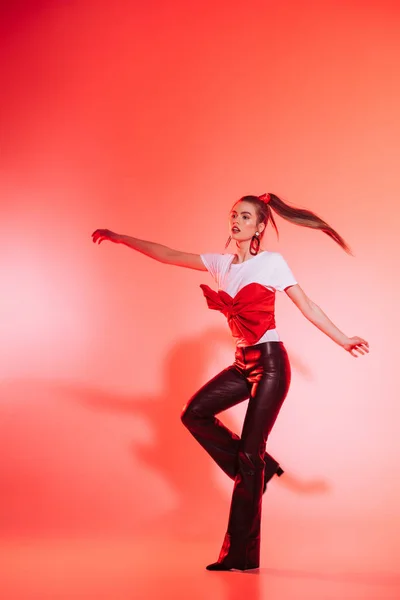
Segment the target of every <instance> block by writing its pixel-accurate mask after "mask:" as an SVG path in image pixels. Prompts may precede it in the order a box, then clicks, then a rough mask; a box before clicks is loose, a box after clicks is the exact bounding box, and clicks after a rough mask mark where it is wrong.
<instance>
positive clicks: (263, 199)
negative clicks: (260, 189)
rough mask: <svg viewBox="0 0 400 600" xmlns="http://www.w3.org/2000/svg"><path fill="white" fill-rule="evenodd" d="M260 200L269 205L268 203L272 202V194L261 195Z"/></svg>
mask: <svg viewBox="0 0 400 600" xmlns="http://www.w3.org/2000/svg"><path fill="white" fill-rule="evenodd" d="M258 197H259V199H260V200H262V202H265V204H268V202H269V201H270V200H271V194H261V196H258Z"/></svg>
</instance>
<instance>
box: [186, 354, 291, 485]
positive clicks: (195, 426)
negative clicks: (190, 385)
mask: <svg viewBox="0 0 400 600" xmlns="http://www.w3.org/2000/svg"><path fill="white" fill-rule="evenodd" d="M251 389H252V384H251V383H250V382H248V381H247V379H246V377H245V375H243V373H242V372H241V369H240V366H239V367H236V366H234V365H232V366H230V367H227V368H226V369H224V370H223V371H221V372H220V373H218V375H216V376H215V377H213V378H212V379H211V380H210V381H209V382H208V383H206V384H205V385H204V386H203V387H202V388H201V389H200V390H199V391H198V392H196V394H194V395H193V396H192V398H191V399H190V400H189V402H188V403H187V404H186V405H185V406H184V408H183V411H182V414H181V419H182V423H183V424H184V425H185V426H186V427H187V428H188V429H189V431H190V433H191V434H192V435H193V437H194V438H195V439H196V440H197V441H198V442H199V443H200V444H201V445H202V446H203V448H204V449H205V450H207V452H208V453H209V454H210V456H211V457H212V458H213V459H214V460H215V461H216V463H217V464H218V465H219V466H220V467H221V469H222V470H223V471H224V472H225V473H226V474H227V475H228V476H229V477H230V478H231V479H235V477H236V475H237V470H238V462H237V456H238V451H239V444H240V437H239V436H238V435H236V434H235V433H233V432H232V431H230V430H229V429H228V428H227V427H226V426H225V425H223V423H221V421H220V420H219V419H217V418H215V415H216V414H218V413H220V412H222V411H224V410H227V409H228V408H231V407H232V406H235V405H236V404H238V403H239V402H242V401H243V400H246V399H247V398H249V396H250V394H251ZM264 461H265V477H264V484H265V483H266V482H267V481H269V480H270V479H271V478H272V477H273V476H274V474H275V473H276V472H277V470H278V469H279V463H278V461H276V460H275V458H273V456H271V455H270V454H268V453H267V452H266V453H265V455H264ZM264 491H265V485H264Z"/></svg>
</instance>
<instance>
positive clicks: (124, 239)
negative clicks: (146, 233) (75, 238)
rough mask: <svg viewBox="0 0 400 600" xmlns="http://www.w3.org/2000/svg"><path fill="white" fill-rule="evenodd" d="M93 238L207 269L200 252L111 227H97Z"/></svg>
mask: <svg viewBox="0 0 400 600" xmlns="http://www.w3.org/2000/svg"><path fill="white" fill-rule="evenodd" d="M92 240H93V242H94V243H97V242H98V243H99V244H101V242H103V241H104V240H108V241H110V242H114V243H116V244H124V245H125V246H128V248H132V249H133V250H137V251H138V252H141V253H142V254H145V255H146V256H149V257H150V258H154V259H155V260H158V261H159V262H162V263H165V264H167V265H176V266H177V267H186V268H188V269H196V270H198V271H207V269H206V267H205V266H204V264H203V261H202V260H201V258H200V255H199V254H192V253H190V252H181V251H180V250H173V249H172V248H168V246H163V245H162V244H157V243H156V242H148V241H146V240H140V239H138V238H134V237H131V236H129V235H120V234H119V233H114V232H113V231H110V230H109V229H96V231H94V232H93V233H92Z"/></svg>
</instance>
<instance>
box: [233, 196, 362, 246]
mask: <svg viewBox="0 0 400 600" xmlns="http://www.w3.org/2000/svg"><path fill="white" fill-rule="evenodd" d="M263 198H265V200H264V199H263ZM240 200H243V201H244V202H251V203H253V204H255V205H256V206H257V209H258V216H259V222H264V223H265V225H267V224H268V221H271V223H272V226H273V228H274V229H275V231H276V233H277V236H278V239H279V231H278V227H277V225H276V223H275V219H274V216H273V214H272V211H274V212H275V213H276V214H278V215H279V216H280V217H282V218H283V219H285V220H286V221H289V222H290V223H294V224H295V225H301V226H302V227H310V228H311V229H320V230H321V231H322V232H323V233H325V234H326V235H328V236H329V237H330V238H332V239H333V241H334V242H336V243H337V244H339V246H340V247H341V248H343V250H344V251H345V252H347V254H351V255H352V256H353V253H352V251H351V249H350V247H349V246H348V244H347V243H346V242H345V240H344V239H343V238H342V236H341V235H339V234H338V233H337V231H335V230H334V229H332V227H331V226H330V225H328V223H326V222H325V221H323V220H322V219H321V218H320V217H319V216H318V215H316V214H315V213H313V212H311V211H310V210H305V209H302V208H296V207H295V206H290V205H289V204H286V203H285V202H283V200H281V199H280V198H278V196H275V194H266V195H263V196H262V197H261V198H260V197H259V196H243V198H241V199H240Z"/></svg>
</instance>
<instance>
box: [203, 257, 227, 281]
mask: <svg viewBox="0 0 400 600" xmlns="http://www.w3.org/2000/svg"><path fill="white" fill-rule="evenodd" d="M223 257H224V255H223V254H200V258H201V260H202V261H203V264H204V266H205V268H206V269H207V271H208V272H209V273H210V275H211V276H212V277H213V279H214V280H215V281H216V282H217V283H218V276H219V274H220V272H221V265H222V261H223Z"/></svg>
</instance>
